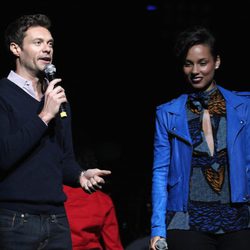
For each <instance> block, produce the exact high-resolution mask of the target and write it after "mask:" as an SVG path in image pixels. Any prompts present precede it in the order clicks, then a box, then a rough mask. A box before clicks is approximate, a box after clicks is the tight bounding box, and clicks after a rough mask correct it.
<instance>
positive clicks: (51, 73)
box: [44, 64, 67, 118]
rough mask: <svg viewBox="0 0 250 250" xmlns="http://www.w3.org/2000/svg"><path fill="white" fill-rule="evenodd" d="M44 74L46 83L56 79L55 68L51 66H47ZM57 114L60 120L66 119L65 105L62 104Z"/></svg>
mask: <svg viewBox="0 0 250 250" xmlns="http://www.w3.org/2000/svg"><path fill="white" fill-rule="evenodd" d="M44 74H45V76H46V78H47V79H48V81H52V80H53V79H55V78H56V67H55V65H53V64H47V65H46V66H45V68H44ZM59 114H60V117H61V118H65V117H67V112H66V107H65V103H62V104H61V105H60V108H59Z"/></svg>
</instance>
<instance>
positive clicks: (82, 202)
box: [64, 186, 124, 250]
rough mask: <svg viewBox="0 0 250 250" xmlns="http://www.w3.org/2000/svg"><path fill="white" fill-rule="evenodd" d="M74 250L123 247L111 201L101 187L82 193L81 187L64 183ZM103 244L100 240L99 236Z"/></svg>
mask: <svg viewBox="0 0 250 250" xmlns="http://www.w3.org/2000/svg"><path fill="white" fill-rule="evenodd" d="M64 192H65V194H66V195H67V198H68V199H67V201H66V202H65V208H66V213H67V216H68V220H69V224H70V228H71V237H72V242H73V250H90V249H92V250H93V249H94V250H103V249H105V250H123V249H124V248H123V246H122V244H121V241H120V236H119V227H118V222H117V218H116V213H115V208H114V204H113V202H112V199H111V198H110V196H109V195H107V194H105V193H104V192H101V191H99V190H98V191H96V192H95V193H92V194H87V193H85V192H84V191H83V190H82V188H71V187H68V186H64ZM101 238H102V242H103V244H104V248H103V246H102V245H101V243H100V239H101Z"/></svg>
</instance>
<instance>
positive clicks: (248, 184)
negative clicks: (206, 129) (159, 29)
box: [151, 86, 250, 237]
mask: <svg viewBox="0 0 250 250" xmlns="http://www.w3.org/2000/svg"><path fill="white" fill-rule="evenodd" d="M217 87H218V89H219V90H220V91H221V93H222V95H223V96H224V98H225V100H226V115H227V150H228V157H229V167H230V171H229V172H230V176H229V178H230V180H229V181H230V187H231V201H232V202H249V201H250V98H246V97H249V96H250V93H249V92H244V93H242V92H238V93H237V92H233V91H229V90H226V89H224V88H222V87H220V86H217ZM244 95H245V96H244ZM248 95H249V96H248ZM187 97H188V95H187V94H183V95H181V96H180V97H178V98H177V99H173V100H172V101H170V102H167V103H165V104H162V105H160V106H158V107H157V110H156V125H155V126H156V127H155V138H154V164H153V177H152V209H153V211H152V218H151V236H152V237H154V236H162V237H166V236H167V231H166V228H167V225H166V222H165V218H166V211H167V210H169V211H186V210H187V203H188V195H189V178H190V170H191V157H192V141H191V137H190V134H189V129H188V122H187V117H186V101H187Z"/></svg>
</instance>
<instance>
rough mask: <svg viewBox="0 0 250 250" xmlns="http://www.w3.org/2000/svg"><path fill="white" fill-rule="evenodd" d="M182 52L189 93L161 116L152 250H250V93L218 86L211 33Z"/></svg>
mask: <svg viewBox="0 0 250 250" xmlns="http://www.w3.org/2000/svg"><path fill="white" fill-rule="evenodd" d="M175 51H176V55H177V58H178V60H179V62H180V65H181V68H182V71H183V73H184V76H185V79H186V80H187V82H188V83H189V85H190V91H187V93H186V94H182V95H180V96H179V97H178V98H176V99H173V100H171V101H169V102H167V103H165V104H162V105H160V106H158V107H157V110H156V121H155V137H154V163H153V177H152V218H151V241H150V249H152V250H155V249H156V246H155V243H156V242H157V240H158V239H160V238H166V241H167V243H168V248H169V249H170V250H184V249H185V250H235V249H238V250H247V249H250V98H249V96H250V95H249V94H250V93H249V92H236V91H231V90H226V89H225V88H223V87H221V86H220V85H219V84H217V83H216V82H215V80H214V75H215V71H216V70H217V69H218V68H219V67H220V64H221V58H220V55H219V53H218V51H217V48H216V41H215V37H214V36H213V34H212V33H211V32H210V31H209V30H208V29H207V28H205V27H201V26H195V27H191V28H189V29H187V30H185V31H183V32H181V33H180V34H179V36H178V38H177V41H176V46H175Z"/></svg>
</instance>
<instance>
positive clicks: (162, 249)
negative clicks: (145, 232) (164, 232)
mask: <svg viewBox="0 0 250 250" xmlns="http://www.w3.org/2000/svg"><path fill="white" fill-rule="evenodd" d="M155 249H157V250H168V244H167V242H166V239H165V238H160V239H159V240H157V241H156V243H155Z"/></svg>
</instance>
